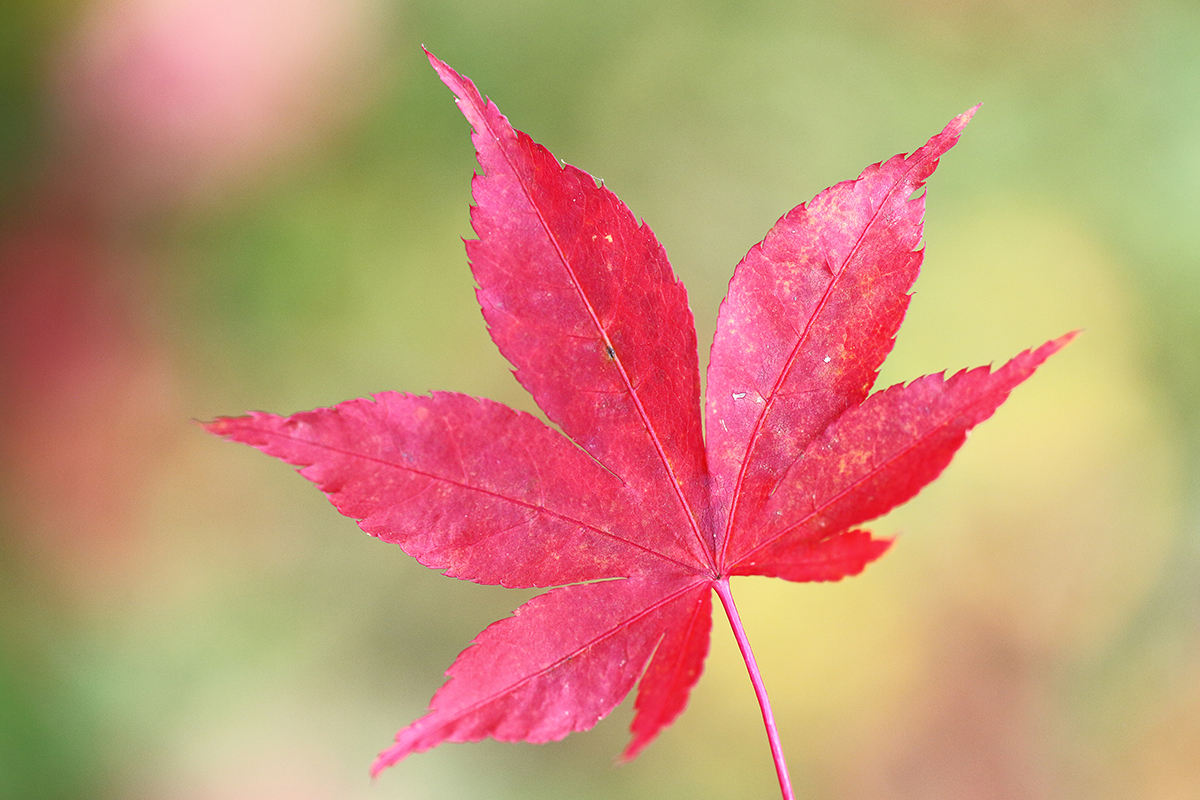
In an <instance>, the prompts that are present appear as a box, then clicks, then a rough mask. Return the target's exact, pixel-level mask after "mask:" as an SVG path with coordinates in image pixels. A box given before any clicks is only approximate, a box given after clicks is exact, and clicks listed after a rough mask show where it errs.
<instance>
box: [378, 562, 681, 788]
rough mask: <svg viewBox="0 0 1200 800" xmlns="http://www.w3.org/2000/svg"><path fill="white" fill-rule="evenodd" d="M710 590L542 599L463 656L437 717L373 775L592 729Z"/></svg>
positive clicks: (383, 758)
mask: <svg viewBox="0 0 1200 800" xmlns="http://www.w3.org/2000/svg"><path fill="white" fill-rule="evenodd" d="M704 583H705V581H704V580H703V579H697V578H695V577H692V578H684V579H678V580H675V581H667V582H659V581H647V580H644V579H639V578H630V579H626V580H619V581H605V582H603V583H586V584H577V585H574V586H566V587H563V588H560V589H554V590H552V591H550V592H547V593H546V594H543V595H539V596H538V597H535V598H533V599H532V600H530V601H529V602H528V603H526V604H525V605H523V606H521V608H519V609H518V610H517V611H516V612H515V613H514V615H513V616H511V617H508V618H507V619H503V620H500V621H499V622H496V623H493V624H492V625H489V626H488V627H487V628H486V629H484V631H483V632H482V633H480V635H479V636H477V637H476V639H475V642H474V644H473V645H472V646H471V647H468V648H467V649H466V650H464V651H463V652H462V653H461V654H460V655H459V657H458V659H457V660H456V661H455V662H454V664H453V665H452V666H451V667H450V669H449V670H448V671H447V673H446V674H447V676H449V678H450V679H449V680H448V681H447V682H446V683H445V684H444V685H443V686H442V688H441V689H439V690H438V692H437V693H436V694H435V695H434V696H433V700H432V701H431V702H430V711H429V713H427V714H426V715H425V716H423V717H421V718H420V719H418V720H416V721H415V722H413V723H412V724H411V725H409V726H408V727H406V728H403V729H402V730H401V731H400V732H399V733H397V734H396V743H395V744H394V745H392V746H391V747H389V748H387V749H386V750H384V751H383V752H382V753H380V755H379V758H378V759H376V761H375V764H374V765H373V766H372V768H371V772H372V774H378V773H379V772H380V771H382V770H384V769H386V768H387V767H389V766H392V765H393V764H395V763H397V762H399V761H400V760H402V759H404V758H405V757H407V756H408V755H410V754H412V753H416V752H423V751H425V750H428V749H430V748H433V747H436V746H437V745H439V744H442V743H443V742H466V741H479V740H480V739H483V738H489V737H490V738H493V739H497V740H499V741H526V742H535V743H540V742H549V741H556V740H558V739H562V738H563V737H564V736H566V735H567V734H569V733H572V732H574V731H581V730H587V729H589V728H591V727H593V726H594V725H595V724H596V723H597V722H599V721H600V719H602V718H603V717H604V716H606V715H607V714H608V713H609V712H610V711H612V709H613V708H614V707H616V705H617V704H618V703H620V702H621V700H622V699H624V697H625V695H627V694H628V693H629V691H630V690H631V689H632V688H633V685H634V683H635V682H636V681H637V678H638V675H639V674H640V673H641V672H642V669H643V667H644V666H645V665H646V662H647V661H648V660H649V659H650V657H651V654H652V653H653V652H654V649H655V647H656V645H657V644H658V642H659V640H660V639H661V638H662V636H663V632H664V630H665V628H666V627H667V619H668V618H669V617H670V614H671V612H672V611H673V610H674V609H673V606H674V605H678V603H677V601H680V599H681V598H682V605H683V606H685V607H686V606H687V605H688V603H687V600H688V598H689V597H690V595H691V594H693V593H694V591H695V589H696V587H697V585H698V584H700V585H702V584H704ZM567 620H569V621H570V624H564V623H565V622H566V621H567Z"/></svg>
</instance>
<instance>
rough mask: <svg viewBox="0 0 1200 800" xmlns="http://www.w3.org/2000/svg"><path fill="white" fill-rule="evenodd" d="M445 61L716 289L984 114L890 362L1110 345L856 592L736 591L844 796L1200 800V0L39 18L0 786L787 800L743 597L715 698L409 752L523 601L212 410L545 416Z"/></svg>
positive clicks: (704, 689)
mask: <svg viewBox="0 0 1200 800" xmlns="http://www.w3.org/2000/svg"><path fill="white" fill-rule="evenodd" d="M422 43H423V44H425V45H426V46H428V47H429V48H430V49H431V50H432V51H433V52H435V53H436V54H437V55H438V56H439V57H441V58H442V59H444V60H446V61H447V62H449V63H450V64H451V65H452V66H454V67H456V68H457V69H459V70H461V71H462V72H464V73H465V74H467V75H469V76H471V77H472V78H473V79H474V80H475V81H476V83H477V84H478V85H479V87H480V88H481V90H482V91H484V92H485V93H487V94H489V95H490V96H491V97H492V98H493V99H495V100H496V101H497V102H498V103H499V104H500V107H501V108H502V109H503V111H504V112H505V113H506V114H507V115H508V116H509V117H510V119H511V120H512V121H513V123H514V124H515V125H516V126H517V127H519V128H521V129H523V130H525V131H527V132H529V133H530V134H531V135H532V136H533V137H534V138H535V139H537V140H538V141H540V142H542V143H543V144H545V145H547V146H548V147H550V148H551V149H552V150H553V151H554V152H555V154H557V155H558V156H559V157H560V158H562V159H564V160H567V161H569V162H571V163H573V164H576V165H578V166H580V167H581V168H583V169H586V170H588V171H589V172H591V173H593V174H595V175H596V176H598V177H601V178H603V179H604V180H605V182H606V183H607V185H608V186H609V187H610V188H612V189H613V190H614V191H616V192H617V193H618V194H619V195H620V196H621V197H622V199H624V200H625V202H626V203H627V204H628V205H629V206H630V207H631V208H632V209H633V211H634V213H635V214H637V215H638V216H639V217H643V218H644V219H645V220H647V221H648V222H649V224H650V225H651V226H652V227H653V228H654V230H655V231H656V233H657V234H658V236H659V238H660V239H661V241H662V242H663V244H664V245H665V247H666V249H667V251H668V253H670V254H671V257H672V263H673V264H674V266H675V269H676V271H677V273H678V274H679V275H680V277H681V278H682V279H683V280H684V282H685V283H686V284H687V286H688V288H689V292H690V297H691V301H692V306H693V309H694V311H695V314H696V319H697V325H698V328H699V332H700V340H701V343H702V345H701V350H702V353H701V361H702V364H703V363H704V360H705V358H706V352H705V351H706V350H707V341H708V340H710V338H711V335H712V330H713V327H714V325H715V319H716V309H717V304H718V302H719V301H720V298H721V297H722V295H723V293H724V288H725V285H726V283H727V281H728V279H729V276H730V274H731V271H732V268H733V266H734V265H735V264H736V263H737V261H738V259H739V258H740V257H741V256H742V255H743V254H744V252H745V251H746V250H747V249H748V248H749V247H750V246H751V245H752V244H754V243H755V242H757V241H758V240H759V239H760V238H761V237H762V235H763V234H764V233H765V232H766V230H767V229H768V228H769V226H770V225H771V224H772V223H773V222H774V221H775V220H776V219H777V218H778V217H779V216H780V215H782V214H783V213H784V212H786V211H787V210H788V209H789V208H791V207H792V206H794V205H795V204H797V203H799V202H801V201H805V200H807V199H809V198H810V197H812V196H813V195H814V194H815V193H816V192H818V191H820V190H821V189H822V188H824V187H826V186H828V185H830V184H832V183H835V182H837V181H840V180H845V179H848V178H851V177H854V176H856V175H857V174H858V173H859V172H860V171H861V169H862V168H863V167H864V166H866V165H867V164H869V163H872V162H875V161H879V160H881V159H884V158H886V157H888V156H890V155H892V154H894V153H897V152H908V151H911V150H913V149H914V148H916V147H917V146H919V145H920V144H922V143H923V142H924V141H925V140H926V139H927V138H928V137H929V136H930V135H932V134H933V133H935V132H937V131H939V130H941V128H942V126H943V125H944V124H945V123H946V122H947V121H948V120H949V119H950V118H951V117H953V116H954V115H955V114H958V113H960V112H962V111H963V110H964V109H966V108H968V107H969V106H971V105H974V104H975V103H978V102H983V103H984V106H983V108H982V110H981V111H980V113H979V114H978V115H977V116H976V118H975V121H974V122H973V123H972V124H971V126H970V128H969V129H968V130H967V132H966V134H965V136H964V138H963V140H962V142H961V143H960V144H959V146H958V147H956V148H955V149H954V150H953V151H952V152H951V153H950V154H949V155H947V156H946V157H945V158H944V159H943V162H942V166H941V169H940V171H939V173H938V174H937V175H936V176H935V178H934V179H933V181H932V183H931V186H930V192H929V200H928V212H927V226H926V241H927V243H928V254H927V258H926V261H925V269H924V273H923V275H922V277H921V278H920V279H919V281H918V283H917V287H916V295H915V298H914V300H913V303H912V306H911V310H910V312H909V316H908V320H907V322H906V324H905V327H904V330H903V331H902V333H901V336H900V339H899V342H898V345H897V347H896V350H895V353H894V354H893V357H892V359H891V360H890V361H889V362H888V365H887V366H886V368H885V371H884V375H883V376H882V377H881V385H886V384H890V383H893V382H896V381H899V380H906V379H910V378H912V377H915V376H916V375H918V374H922V373H926V372H933V371H938V370H942V369H952V370H953V369H958V368H960V367H966V366H974V365H978V364H982V363H988V362H992V361H1001V360H1003V359H1006V358H1008V357H1010V356H1011V355H1013V354H1015V353H1016V352H1018V351H1020V350H1022V349H1024V348H1026V347H1030V346H1033V345H1037V344H1040V343H1041V342H1043V341H1045V340H1047V339H1049V338H1052V337H1055V336H1058V335H1059V334H1061V333H1063V332H1065V331H1067V330H1071V329H1075V328H1083V329H1085V333H1084V334H1083V335H1082V336H1081V337H1080V338H1079V339H1078V340H1077V341H1076V342H1075V343H1073V344H1072V345H1071V347H1070V348H1068V349H1067V350H1066V351H1065V352H1063V353H1062V354H1061V355H1059V356H1056V357H1055V358H1054V359H1053V360H1052V361H1051V362H1050V363H1049V364H1048V365H1047V366H1046V367H1045V368H1044V369H1043V371H1042V372H1041V373H1039V374H1038V375H1037V376H1036V377H1035V378H1034V379H1033V380H1031V381H1030V382H1029V384H1028V385H1025V386H1022V387H1021V388H1020V389H1019V390H1018V391H1017V392H1016V393H1015V394H1014V396H1013V398H1012V399H1011V401H1010V402H1009V403H1008V404H1007V405H1006V406H1005V407H1004V408H1003V409H1001V411H1000V412H999V413H998V414H997V416H996V417H995V419H993V420H991V421H989V422H988V423H987V424H986V425H984V426H982V427H981V428H980V429H979V430H978V431H977V432H976V433H975V434H974V435H973V436H972V438H971V441H970V442H969V443H968V445H967V447H966V448H965V449H964V450H963V452H962V453H961V454H960V456H959V457H958V459H957V460H956V462H955V463H954V465H952V466H951V468H950V469H949V470H947V472H946V474H945V475H944V476H943V477H942V479H941V480H940V481H939V482H938V483H936V484H935V485H933V486H932V487H930V488H929V489H928V490H927V491H925V492H924V493H923V494H922V495H921V496H920V497H919V498H918V499H916V500H914V501H913V502H912V503H910V504H909V505H908V506H906V507H904V508H902V509H900V510H898V511H897V512H894V513H893V514H891V515H890V516H889V517H888V518H886V519H884V520H881V521H879V522H878V523H876V524H875V525H874V526H873V527H874V528H875V529H876V530H877V531H879V532H881V533H885V534H889V533H894V532H900V533H902V534H903V535H902V537H901V539H900V541H899V543H898V545H897V546H896V547H895V548H894V550H893V551H892V552H891V553H890V554H888V556H887V557H886V558H884V559H883V560H882V561H881V562H880V563H878V564H876V565H874V566H872V567H870V568H869V569H868V570H867V571H866V572H865V573H864V574H863V575H862V576H861V577H858V578H854V579H851V580H848V581H845V582H843V583H841V584H834V585H798V584H786V583H784V582H782V581H770V580H764V579H742V580H740V582H735V587H734V588H735V593H736V594H737V596H738V598H739V602H740V604H741V607H742V613H743V616H744V618H745V620H746V624H747V626H748V629H749V633H750V636H751V639H752V641H753V642H754V644H755V645H756V650H757V652H758V654H759V658H760V661H761V663H762V668H763V672H764V676H765V679H766V682H767V685H768V687H769V689H770V690H771V692H772V696H773V698H774V702H775V704H776V713H777V715H778V716H779V717H780V725H781V733H782V737H783V744H784V747H785V750H786V752H787V754H788V756H789V763H790V766H791V769H792V772H793V775H794V776H795V781H796V784H797V790H798V793H799V795H800V796H801V797H805V798H830V799H835V798H846V800H850V799H851V798H872V799H873V798H905V799H907V798H913V799H916V798H920V799H922V800H926V799H927V800H935V799H937V800H941V799H942V798H945V799H946V800H950V798H956V799H961V798H966V799H967V800H974V799H975V798H979V799H980V800H982V799H984V798H997V799H1001V798H1003V799H1006V800H1007V799H1008V798H1014V799H1022V800H1023V799H1025V798H1129V797H1137V798H1162V799H1163V800H1167V799H1168V798H1170V799H1172V800H1174V799H1175V798H1192V797H1197V796H1200V503H1197V497H1198V494H1197V489H1198V488H1200V458H1198V456H1200V414H1197V409H1200V5H1198V4H1197V3H1195V2H1190V1H1189V2H1184V1H1183V0H1146V1H1145V2H1118V1H1117V0H851V1H850V2H844V3H815V2H795V1H794V0H793V1H792V2H767V1H765V0H748V1H745V0H744V1H743V2H736V3H735V2H722V1H721V0H712V1H711V2H696V3H672V2H662V0H656V1H653V2H651V1H649V0H647V1H645V2H641V1H639V0H626V1H625V2H607V1H606V0H598V1H596V2H589V3H568V2H561V0H559V1H558V2H552V1H551V0H490V2H478V1H475V2H472V1H471V0H457V1H456V0H447V1H444V2H437V3H434V2H417V1H416V0H410V1H409V2H385V1H384V0H93V1H92V2H82V0H4V2H3V3H2V4H0V212H2V216H3V223H2V227H0V259H2V262H0V382H2V383H0V390H2V391H0V414H2V415H3V416H2V417H0V419H2V420H3V422H2V424H0V448H2V451H0V455H2V462H0V463H2V466H0V469H2V474H0V478H2V479H3V489H2V491H3V494H2V501H0V797H3V798H101V799H102V800H103V799H105V798H136V799H138V800H142V799H143V798H145V799H153V800H158V798H164V799H168V800H177V799H178V800H218V799H219V800H233V799H234V798H239V799H240V798H256V799H258V798H289V799H290V798H301V799H307V798H313V799H314V800H315V799H316V798H334V797H336V798H355V797H360V798H384V797H404V798H412V799H413V800H417V799H419V798H457V797H464V798H465V797H489V798H560V797H576V798H600V797H605V798H609V797H623V798H761V797H771V796H773V794H775V793H776V791H777V790H776V789H775V787H774V774H773V771H772V769H771V765H770V758H769V754H768V751H767V747H766V743H765V737H764V736H763V734H762V733H761V721H760V719H759V718H758V711H757V708H756V706H755V704H754V699H753V695H752V692H751V689H750V686H749V682H748V680H747V679H746V677H745V672H744V667H743V665H742V664H741V661H740V658H739V656H738V655H737V651H736V647H735V645H734V643H733V640H732V637H731V636H730V635H729V634H728V632H727V626H725V625H724V622H723V620H722V619H720V618H719V617H718V619H717V627H716V632H715V634H714V641H713V648H712V655H711V658H710V660H709V662H708V665H707V668H706V674H705V676H704V678H703V679H702V680H701V682H700V684H699V687H698V688H697V690H696V691H695V693H694V695H693V697H692V700H691V703H690V706H689V708H688V710H687V712H686V713H685V714H684V715H683V716H682V717H681V718H680V720H679V721H678V722H677V723H676V724H675V725H674V726H673V727H672V728H670V729H668V730H667V731H666V732H665V733H664V735H663V736H662V737H661V739H660V740H659V741H658V742H656V743H655V744H654V745H653V746H651V747H650V748H649V749H648V750H647V751H646V752H645V753H644V754H643V755H642V757H641V758H640V759H639V760H637V761H636V762H634V763H632V764H629V765H626V766H622V767H619V768H618V767H614V766H613V765H612V758H613V756H614V755H615V754H616V753H618V752H619V751H620V749H621V747H622V746H623V744H624V740H625V736H626V727H627V725H628V722H629V719H630V711H629V707H628V704H626V705H625V706H622V707H621V708H620V709H618V711H617V712H616V713H614V714H613V715H612V716H611V717H610V718H609V719H607V720H605V721H603V722H602V723H601V724H600V725H599V726H598V728H597V729H596V730H594V731H592V732H589V733H585V734H577V735H574V736H571V737H569V738H568V739H567V740H565V741H563V742H561V743H557V744H552V745H546V746H540V747H535V746H531V745H507V744H498V743H495V742H483V743H480V744H472V745H451V746H445V747H442V748H439V749H437V750H435V751H433V752H430V753H427V754H423V755H419V756H415V757H413V758H411V759H409V760H408V761H406V762H404V763H403V764H401V765H400V766H398V767H396V768H394V769H392V770H390V771H389V772H387V773H385V774H384V775H383V776H382V777H381V778H380V780H379V781H377V782H375V783H374V784H372V783H371V782H370V781H369V780H368V778H367V767H368V765H369V763H370V761H371V759H372V758H373V756H374V755H375V753H376V752H377V751H378V750H380V749H381V748H383V747H384V746H386V745H387V744H388V743H389V742H390V740H391V737H392V735H393V734H394V732H395V730H396V729H397V728H399V727H401V726H403V725H405V724H407V723H408V722H409V721H410V720H411V719H412V718H414V717H416V716H417V715H419V714H420V713H421V712H422V711H423V710H424V708H425V705H426V703H427V702H428V699H429V696H430V695H431V694H432V692H433V691H434V690H435V689H436V688H437V686H438V685H439V684H440V683H441V673H442V671H443V670H444V669H445V668H446V667H447V666H448V665H449V664H450V662H451V661H452V660H453V658H454V656H455V654H456V653H457V652H458V651H459V650H460V649H462V648H463V647H464V646H465V645H466V644H467V643H468V642H469V641H470V639H471V637H472V636H474V634H475V633H477V632H478V630H479V629H481V628H482V627H483V626H484V625H486V624H487V623H488V622H490V621H492V620H494V619H496V618H498V617H499V616H502V615H504V614H506V613H508V612H509V611H510V610H511V609H512V608H514V607H515V606H516V605H517V604H518V603H519V602H521V601H522V600H523V599H524V598H525V597H526V596H528V594H527V593H526V594H522V593H520V592H513V591H506V590H502V589H498V588H495V587H479V586H474V585H471V584H466V583H460V582H456V581H452V580H448V579H445V578H443V577H441V576H439V575H437V574H435V573H432V572H429V571H427V570H425V569H423V568H421V567H420V566H419V565H417V564H416V563H415V562H414V561H412V560H411V559H409V558H408V557H406V556H405V555H404V554H403V553H401V552H400V551H399V550H398V549H396V548H394V547H391V546H387V545H384V544H382V543H380V542H378V541H375V540H373V539H371V538H370V537H368V536H366V535H365V534H363V533H361V532H360V531H359V530H358V529H357V528H356V527H355V526H354V524H353V523H352V522H351V521H349V520H346V519H344V518H341V517H339V516H338V515H337V514H336V513H335V512H334V511H333V510H332V508H330V507H329V506H328V504H327V503H326V501H325V500H324V499H323V498H322V497H321V496H320V494H319V493H318V492H316V491H314V490H313V489H312V487H311V486H309V485H308V484H307V483H306V482H305V481H303V480H301V479H300V478H298V477H297V476H295V475H294V474H292V473H291V471H290V470H289V469H288V468H286V467H284V466H283V465H281V464H278V463H276V462H274V461H272V460H271V459H268V458H266V457H264V456H262V455H261V454H259V453H256V452H254V451H252V450H250V449H248V448H242V447H233V446H230V445H226V444H223V443H222V442H219V441H217V440H216V439H214V438H212V437H209V436H207V435H205V434H204V433H203V432H202V431H201V430H200V429H199V428H198V427H196V426H195V425H194V424H189V420H190V419H208V418H211V417H213V416H216V415H220V414H233V413H240V412H241V411H244V410H247V409H252V408H261V409H268V410H272V411H277V412H292V411H297V410H303V409H308V408H311V407H314V406H321V405H329V404H332V403H335V402H338V401H340V400H343V399H347V398H350V397H354V396H360V395H364V394H367V393H370V392H373V391H380V390H385V389H397V390H405V391H412V392H425V391H429V390H432V389H447V390H456V391H462V392H468V393H471V394H476V395H483V396H488V397H492V398H496V399H499V400H502V401H505V402H508V403H510V404H512V405H516V406H519V407H522V408H527V409H528V408H531V404H530V402H529V400H528V399H527V398H526V397H525V396H524V394H523V392H522V391H521V389H520V388H519V387H518V386H517V384H516V382H515V381H514V380H513V379H512V377H511V375H510V374H509V372H508V366H507V365H506V363H505V362H504V361H503V359H502V358H501V357H500V356H499V355H498V354H497V353H496V351H495V349H494V347H493V346H492V345H491V343H490V341H489V340H488V337H487V333H486V331H485V328H484V325H483V322H482V319H481V317H480V315H479V313H478V310H477V308H476V306H475V303H474V298H473V294H472V280H471V277H470V274H469V272H468V270H467V265H466V258H465V256H464V254H463V249H462V243H461V241H460V240H461V239H462V238H463V237H468V236H470V235H471V234H470V227H469V224H468V216H467V209H468V204H469V202H470V176H471V173H472V169H473V166H474V160H473V152H472V148H471V145H470V143H469V139H468V126H467V124H466V123H465V122H464V121H463V119H462V118H461V117H460V116H459V114H458V112H457V110H456V109H455V107H454V104H453V102H452V100H451V95H450V93H449V92H448V91H447V90H446V89H445V87H443V86H442V85H441V83H440V82H439V81H438V80H437V78H436V76H435V75H434V74H433V72H432V71H431V70H430V69H429V68H428V66H427V64H426V63H425V61H424V57H423V55H422V53H421V51H420V47H419V45H420V44H422Z"/></svg>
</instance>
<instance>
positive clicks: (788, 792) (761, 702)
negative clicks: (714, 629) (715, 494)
mask: <svg viewBox="0 0 1200 800" xmlns="http://www.w3.org/2000/svg"><path fill="white" fill-rule="evenodd" d="M713 588H714V589H716V591H717V596H718V597H720V598H721V605H722V606H724V607H725V616H727V617H729V625H730V627H731V628H733V638H735V639H737V643H738V649H739V650H741V651H742V658H743V659H744V660H745V662H746V670H747V671H748V672H749V673H750V683H751V684H753V685H754V695H755V697H757V698H758V707H759V708H760V709H762V718H763V725H765V726H766V728H767V741H768V742H769V743H770V745H771V758H772V759H774V760H775V774H776V775H778V776H779V790H780V791H781V792H782V793H783V800H795V798H796V795H795V794H794V793H793V792H792V782H791V779H789V778H788V770H787V762H785V761H784V760H783V748H782V747H781V746H780V744H779V730H778V729H777V728H776V727H775V714H774V713H773V712H772V711H771V700H770V698H769V697H767V687H766V686H765V685H763V681H762V675H760V674H759V672H758V662H757V661H755V660H754V652H753V651H752V650H751V649H750V640H749V639H747V638H746V630H745V628H743V627H742V618H741V617H740V616H738V611H737V606H736V605H734V603H733V595H732V594H731V593H730V591H729V579H728V578H722V579H721V580H718V581H715V582H714V583H713Z"/></svg>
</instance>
